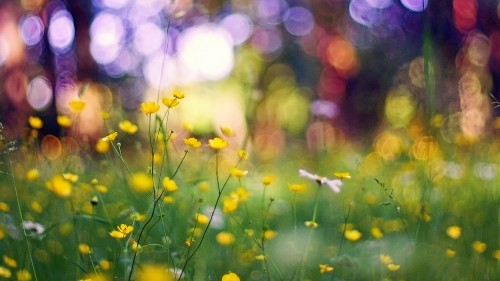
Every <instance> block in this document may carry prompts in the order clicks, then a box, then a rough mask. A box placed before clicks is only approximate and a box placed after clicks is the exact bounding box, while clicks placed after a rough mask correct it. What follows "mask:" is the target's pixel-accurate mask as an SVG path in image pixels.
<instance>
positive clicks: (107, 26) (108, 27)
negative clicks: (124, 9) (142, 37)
mask: <svg viewBox="0 0 500 281" xmlns="http://www.w3.org/2000/svg"><path fill="white" fill-rule="evenodd" d="M124 36H125V28H124V26H123V22H122V20H121V19H120V17H118V16H116V15H113V14H109V13H104V12H103V13H99V14H98V15H97V16H96V17H95V18H94V20H93V21H92V24H91V26H90V38H91V42H90V53H91V54H92V57H93V58H94V60H95V61H96V62H97V63H100V64H107V63H110V62H113V61H114V60H115V59H116V58H117V56H118V54H119V53H120V50H121V47H122V44H123V42H122V41H123V38H124Z"/></svg>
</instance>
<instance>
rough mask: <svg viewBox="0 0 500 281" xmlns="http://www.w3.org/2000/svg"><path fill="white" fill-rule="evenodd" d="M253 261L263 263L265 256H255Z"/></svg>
mask: <svg viewBox="0 0 500 281" xmlns="http://www.w3.org/2000/svg"><path fill="white" fill-rule="evenodd" d="M255 259H256V260H258V261H263V260H265V259H266V256H265V255H257V256H255Z"/></svg>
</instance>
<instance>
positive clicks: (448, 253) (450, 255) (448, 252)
mask: <svg viewBox="0 0 500 281" xmlns="http://www.w3.org/2000/svg"><path fill="white" fill-rule="evenodd" d="M456 253H457V251H455V250H453V249H446V253H445V254H446V257H447V258H453V257H454V256H455V254H456Z"/></svg>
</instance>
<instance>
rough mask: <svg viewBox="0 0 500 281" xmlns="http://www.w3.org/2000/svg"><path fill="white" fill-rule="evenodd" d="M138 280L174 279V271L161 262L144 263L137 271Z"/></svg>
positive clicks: (161, 280) (157, 280) (158, 280)
mask: <svg viewBox="0 0 500 281" xmlns="http://www.w3.org/2000/svg"><path fill="white" fill-rule="evenodd" d="M135 280H137V281H174V280H175V278H174V276H173V275H172V273H171V272H170V271H169V270H168V268H166V267H165V266H163V265H160V264H143V265H141V266H140V267H139V270H138V271H137V278H135Z"/></svg>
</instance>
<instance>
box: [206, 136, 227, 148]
mask: <svg viewBox="0 0 500 281" xmlns="http://www.w3.org/2000/svg"><path fill="white" fill-rule="evenodd" d="M228 145H229V143H228V142H227V141H225V140H223V139H221V138H213V139H209V140H208V146H210V148H212V149H214V150H220V149H223V148H226V147H227V146H228Z"/></svg>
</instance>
